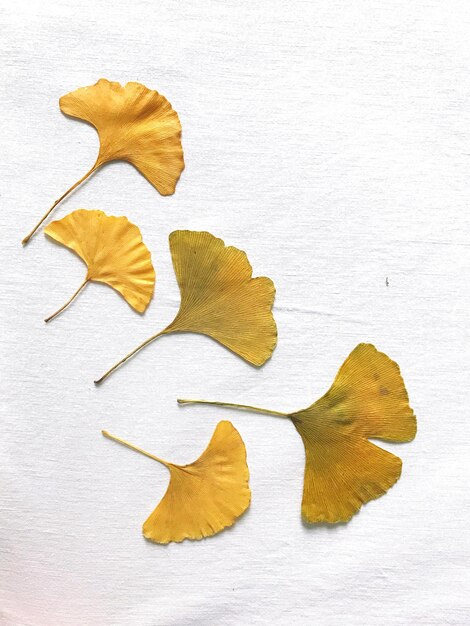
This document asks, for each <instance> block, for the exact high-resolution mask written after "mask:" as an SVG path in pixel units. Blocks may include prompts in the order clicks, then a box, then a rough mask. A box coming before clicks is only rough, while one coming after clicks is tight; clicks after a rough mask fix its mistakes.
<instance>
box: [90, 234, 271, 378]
mask: <svg viewBox="0 0 470 626" xmlns="http://www.w3.org/2000/svg"><path fill="white" fill-rule="evenodd" d="M170 249H171V255H172V259H173V267H174V269H175V273H176V278H177V280H178V285H179V288H180V293H181V304H180V308H179V311H178V314H177V315H176V317H175V319H174V320H173V322H172V323H171V324H170V325H169V326H167V327H166V328H165V329H164V330H162V331H160V332H159V333H157V334H156V335H153V336H152V337H150V338H149V339H147V340H146V341H144V342H143V343H141V344H140V345H139V346H137V348H136V349H135V350H133V351H132V352H131V353H130V354H128V355H127V356H126V357H124V358H123V359H121V361H119V362H118V363H117V364H116V365H114V366H113V367H112V368H111V369H110V370H108V371H107V372H106V374H104V375H103V376H102V377H101V378H100V379H99V380H97V381H95V382H96V383H97V384H98V383H101V382H102V381H103V380H104V379H105V378H107V377H108V376H109V375H110V374H111V373H112V372H113V371H114V370H115V369H117V368H118V367H119V366H120V365H122V364H123V363H125V362H126V361H127V360H128V359H129V358H130V357H131V356H133V355H134V354H136V352H138V351H139V350H141V349H142V348H143V347H145V346H146V345H148V344H149V343H151V342H152V341H154V340H155V339H157V337H161V336H162V335H168V334H169V333H175V332H193V333H202V334H204V335H208V336H209V337H212V339H215V340H216V341H218V342H219V343H221V344H222V345H224V346H226V347H227V348H229V350H232V352H235V354H238V355H239V356H241V357H242V358H243V359H245V360H246V361H248V362H249V363H252V364H253V365H257V366H260V365H263V363H265V362H266V361H267V360H268V359H269V357H270V356H271V354H272V352H273V350H274V348H275V346H276V341H277V329H276V323H275V321H274V318H273V314H272V306H273V301H274V294H275V289H274V284H273V282H272V280H270V279H269V278H265V277H260V278H252V268H251V265H250V263H249V261H248V258H247V256H246V254H245V253H244V252H242V251H241V250H238V249H237V248H234V247H232V246H225V244H224V242H223V241H222V240H221V239H217V237H214V236H213V235H211V234H210V233H207V232H194V231H190V230H177V231H175V232H173V233H171V235H170Z"/></svg>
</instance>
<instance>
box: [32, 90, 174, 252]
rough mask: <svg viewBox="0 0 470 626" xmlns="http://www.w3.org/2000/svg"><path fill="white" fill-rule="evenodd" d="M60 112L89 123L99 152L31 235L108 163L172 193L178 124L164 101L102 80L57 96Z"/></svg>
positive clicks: (150, 93) (162, 98) (165, 192)
mask: <svg viewBox="0 0 470 626" xmlns="http://www.w3.org/2000/svg"><path fill="white" fill-rule="evenodd" d="M59 102H60V109H61V111H62V112H63V113H66V114H67V115H70V116H72V117H76V118H78V119H81V120H84V121H85V122H88V123H89V124H91V125H92V126H94V127H95V128H96V130H97V132H98V136H99V140H100V149H99V153H98V157H97V159H96V162H95V164H94V165H93V167H92V168H91V169H90V170H89V171H88V172H87V173H86V174H85V175H84V176H83V177H82V178H81V179H80V180H79V181H77V182H76V183H75V184H74V185H73V186H72V187H70V189H68V190H67V191H66V192H65V193H64V194H63V195H62V196H61V197H60V198H59V199H58V200H56V202H55V203H54V204H53V205H52V207H51V208H50V209H49V211H48V212H47V213H46V214H45V215H44V217H43V218H42V219H41V221H40V222H39V223H38V224H37V225H36V226H35V227H34V229H33V230H32V231H31V233H30V234H29V235H28V236H27V237H25V238H24V239H23V244H26V243H27V242H28V241H29V239H30V238H31V237H32V236H33V234H34V233H35V232H36V230H37V229H38V228H39V226H40V225H41V224H42V222H43V221H44V220H45V219H46V218H47V217H48V216H49V214H50V213H51V212H52V211H53V210H54V209H55V207H56V206H57V205H58V204H59V202H61V201H62V200H63V199H64V198H65V197H66V196H67V195H68V194H69V193H70V192H71V191H72V190H73V189H75V188H76V187H78V185H80V184H81V183H82V182H83V181H84V180H86V179H87V178H88V177H89V176H90V175H91V174H92V173H93V172H95V171H96V170H97V169H98V168H100V167H101V166H102V165H103V164H104V163H108V162H109V161H117V160H119V161H128V162H129V163H132V165H134V166H135V167H136V168H137V169H138V170H139V171H140V172H141V173H142V174H143V175H144V176H145V178H146V179H147V180H148V181H149V182H150V183H151V184H152V185H153V186H154V187H155V188H156V189H157V190H158V191H159V192H160V193H161V194H162V195H163V196H167V195H171V194H172V193H174V191H175V187H176V183H177V182H178V179H179V177H180V174H181V172H182V171H183V169H184V159H183V148H182V146H181V124H180V121H179V118H178V114H177V113H176V112H175V111H174V110H173V109H172V107H171V104H170V103H169V102H168V100H167V99H166V98H165V97H164V96H162V95H161V94H159V93H158V92H157V91H153V90H151V89H147V87H145V86H144V85H141V84H140V83H127V85H125V86H124V87H122V86H121V85H120V84H119V83H113V82H110V81H109V80H106V79H104V78H102V79H101V80H99V81H98V82H97V83H96V84H95V85H91V86H90V87H82V88H81V89H77V90H76V91H72V92H71V93H68V94H67V95H65V96H62V98H60V101H59Z"/></svg>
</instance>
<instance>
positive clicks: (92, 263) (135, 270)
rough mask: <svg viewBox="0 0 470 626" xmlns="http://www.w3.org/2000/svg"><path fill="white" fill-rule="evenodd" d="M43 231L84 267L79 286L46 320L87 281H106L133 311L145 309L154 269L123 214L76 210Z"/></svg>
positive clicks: (138, 238) (152, 284)
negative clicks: (84, 271)
mask: <svg viewBox="0 0 470 626" xmlns="http://www.w3.org/2000/svg"><path fill="white" fill-rule="evenodd" d="M44 232H45V234H46V235H48V236H49V237H51V239H54V240H55V241H57V242H58V243H61V244H62V245H64V246H66V247H67V248H70V249H71V250H73V251H74V252H75V253H76V254H77V255H78V256H79V257H80V258H81V259H83V261H84V262H85V264H86V266H87V268H88V270H87V273H86V277H85V280H84V282H83V283H82V285H81V286H80V287H79V289H78V290H77V291H76V292H75V293H74V295H73V296H72V297H71V298H70V300H68V301H67V302H66V304H65V305H64V306H63V307H61V308H60V309H59V310H58V311H57V312H56V313H54V314H53V315H51V316H50V317H48V318H47V319H46V322H48V321H50V320H51V319H53V318H54V317H55V316H56V315H58V314H59V313H61V312H62V311H63V310H64V309H65V308H66V307H67V306H68V305H69V304H70V303H71V302H72V300H73V299H74V298H75V297H76V296H77V295H78V294H79V293H80V291H81V290H82V289H83V288H84V287H85V285H87V284H88V283H89V282H90V281H95V282H98V283H106V284H107V285H109V286H110V287H112V288H113V289H115V290H116V291H117V292H119V293H120V294H121V295H122V297H123V298H124V299H125V300H126V301H127V302H128V303H129V304H130V305H131V307H133V308H134V309H135V310H136V311H138V312H139V313H142V312H143V311H145V309H146V308H147V306H148V304H149V302H150V300H151V298H152V294H153V289H154V285H155V271H154V269H153V265H152V261H151V257H150V252H149V251H148V249H147V246H146V245H145V244H144V243H143V242H142V235H141V233H140V230H139V229H138V228H137V226H136V225H135V224H132V223H131V222H129V220H128V219H127V217H114V216H112V215H106V213H103V211H90V210H86V209H79V210H78V211H74V212H73V213H69V215H66V216H65V217H64V218H62V219H61V220H57V221H55V222H51V224H49V226H47V227H46V228H45V230H44Z"/></svg>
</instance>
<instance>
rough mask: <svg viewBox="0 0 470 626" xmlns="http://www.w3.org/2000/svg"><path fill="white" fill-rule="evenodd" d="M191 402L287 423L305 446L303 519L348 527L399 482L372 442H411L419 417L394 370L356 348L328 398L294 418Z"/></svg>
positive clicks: (393, 462)
mask: <svg viewBox="0 0 470 626" xmlns="http://www.w3.org/2000/svg"><path fill="white" fill-rule="evenodd" d="M178 402H179V403H180V404H185V403H190V402H196V403H202V404H215V405H217V406H227V407H234V408H241V409H245V410H248V411H250V410H251V411H256V412H259V413H268V414H273V415H278V416H281V417H288V418H290V419H291V420H292V422H293V424H294V426H295V428H296V429H297V432H298V433H299V434H300V436H301V437H302V441H303V443H304V447H305V474H304V491H303V499H302V517H303V518H304V520H305V521H306V522H309V523H319V522H327V523H331V524H334V523H337V522H347V521H348V520H350V519H351V517H352V516H353V515H354V514H355V513H357V511H359V509H360V508H361V506H362V505H363V504H364V503H366V502H369V500H373V499H374V498H378V497H379V496H381V495H383V494H384V493H385V492H386V491H387V490H388V489H389V488H390V487H391V486H392V485H393V484H394V483H395V482H396V481H397V480H398V479H399V477H400V474H401V466H402V463H401V460H400V459H399V458H398V457H396V456H395V455H393V454H391V453H390V452H387V451H385V450H383V449H382V448H380V447H378V446H376V445H374V444H373V443H371V442H370V441H368V439H369V438H374V439H383V440H385V441H395V442H405V441H411V440H412V439H413V438H414V437H415V434H416V417H415V415H414V413H413V410H412V409H411V408H410V406H409V404H408V394H407V392H406V389H405V385H404V383H403V379H402V377H401V374H400V369H399V367H398V365H397V364H396V363H395V362H394V361H392V360H391V359H390V358H389V357H388V356H387V355H385V354H383V353H382V352H379V351H378V350H377V349H376V348H375V347H374V346H373V345H371V344H365V343H361V344H359V345H358V346H357V347H356V348H355V349H354V350H353V351H352V352H351V354H350V355H349V356H348V358H347V359H346V361H345V362H344V363H343V365H342V366H341V368H340V370H339V372H338V374H337V376H336V378H335V381H334V382H333V384H332V386H331V387H330V389H329V390H328V391H327V393H326V394H325V395H324V396H322V397H321V398H320V399H319V400H317V402H315V403H314V404H312V405H311V406H309V407H308V408H307V409H303V410H301V411H296V412H294V413H282V412H280V411H270V410H267V409H260V408H257V407H252V406H248V405H240V404H228V403H221V402H205V401H199V400H178Z"/></svg>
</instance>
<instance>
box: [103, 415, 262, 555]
mask: <svg viewBox="0 0 470 626" xmlns="http://www.w3.org/2000/svg"><path fill="white" fill-rule="evenodd" d="M102 432H103V435H104V436H105V437H108V438H110V439H114V440H115V441H118V442H119V443H122V444H124V445H125V446H127V447H129V448H132V449H133V450H136V451H137V452H141V453H142V454H145V455H146V456H148V457H150V458H151V459H154V460H155V461H158V462H159V463H162V464H163V465H165V467H167V468H168V470H169V471H170V483H169V485H168V489H167V490H166V493H165V495H164V496H163V498H162V499H161V501H160V502H159V504H158V506H157V507H156V509H155V510H154V511H153V512H152V514H151V515H150V516H149V518H148V519H147V520H146V521H145V522H144V525H143V528H142V531H143V534H144V536H145V537H146V538H147V539H150V540H151V541H155V542H156V543H170V542H171V541H176V542H180V541H183V540H184V539H202V538H203V537H210V536H211V535H215V534H216V533H219V532H220V531H221V530H223V529H224V528H227V527H229V526H232V525H233V524H234V523H235V522H236V520H237V518H238V517H240V515H242V514H243V513H244V512H245V511H246V509H247V508H248V506H249V505H250V499H251V492H250V487H249V485H248V479H249V471H248V465H247V462H246V450H245V444H244V443H243V439H242V438H241V437H240V434H239V432H238V431H237V430H236V428H234V426H233V425H232V424H231V423H230V422H227V421H223V422H219V423H218V424H217V427H216V429H215V431H214V434H213V435H212V438H211V440H210V442H209V445H208V446H207V448H206V449H205V451H204V452H203V453H202V454H201V456H200V457H199V458H198V459H197V460H196V461H194V463H190V464H189V465H176V464H174V463H169V462H168V461H163V460H162V459H160V458H159V457H156V456H153V455H152V454H149V453H148V452H145V451H144V450H142V449H141V448H137V447H136V446H133V445H131V444H130V443H128V442H127V441H124V440H123V439H120V438H118V437H115V436H114V435H110V434H109V433H108V432H107V431H102Z"/></svg>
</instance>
